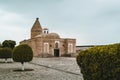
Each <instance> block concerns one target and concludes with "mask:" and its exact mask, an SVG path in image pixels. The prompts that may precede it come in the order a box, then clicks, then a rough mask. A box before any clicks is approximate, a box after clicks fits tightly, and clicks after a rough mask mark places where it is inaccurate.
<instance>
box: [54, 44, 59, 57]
mask: <svg viewBox="0 0 120 80" xmlns="http://www.w3.org/2000/svg"><path fill="white" fill-rule="evenodd" d="M54 56H55V57H59V56H60V51H59V43H55V49H54Z"/></svg>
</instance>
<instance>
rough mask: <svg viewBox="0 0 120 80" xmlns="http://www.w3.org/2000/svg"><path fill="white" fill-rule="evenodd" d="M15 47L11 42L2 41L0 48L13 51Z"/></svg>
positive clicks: (14, 43)
mask: <svg viewBox="0 0 120 80" xmlns="http://www.w3.org/2000/svg"><path fill="white" fill-rule="evenodd" d="M15 45H16V42H15V41H13V40H5V41H3V43H2V47H3V48H5V47H9V48H11V49H13V48H14V47H15Z"/></svg>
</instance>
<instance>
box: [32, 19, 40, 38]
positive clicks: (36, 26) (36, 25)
mask: <svg viewBox="0 0 120 80" xmlns="http://www.w3.org/2000/svg"><path fill="white" fill-rule="evenodd" d="M40 34H42V27H41V25H40V22H39V18H36V21H35V23H34V24H33V27H32V28H31V38H34V37H35V36H37V35H40Z"/></svg>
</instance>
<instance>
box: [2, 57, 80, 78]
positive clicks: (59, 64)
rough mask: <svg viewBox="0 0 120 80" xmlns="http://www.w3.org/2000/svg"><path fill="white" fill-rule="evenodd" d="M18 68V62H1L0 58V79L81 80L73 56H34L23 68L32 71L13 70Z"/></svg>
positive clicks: (19, 65)
mask: <svg viewBox="0 0 120 80" xmlns="http://www.w3.org/2000/svg"><path fill="white" fill-rule="evenodd" d="M39 64H40V65H45V66H48V67H49V68H47V67H43V66H40V65H39ZM20 68H21V64H20V63H16V62H13V63H3V60H1V59H0V80H82V75H81V74H80V70H79V67H78V66H77V64H76V61H75V58H34V59H33V61H32V62H30V63H25V68H27V69H34V70H33V71H26V72H16V71H14V70H16V69H20ZM56 69H59V70H61V71H59V70H56ZM62 70H63V71H62ZM64 71H68V73H66V72H64ZM69 72H72V73H76V74H77V75H76V74H71V73H69Z"/></svg>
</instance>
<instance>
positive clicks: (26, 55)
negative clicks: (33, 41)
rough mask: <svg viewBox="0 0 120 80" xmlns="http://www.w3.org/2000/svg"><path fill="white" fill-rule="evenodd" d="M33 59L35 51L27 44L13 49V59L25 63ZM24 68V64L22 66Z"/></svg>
mask: <svg viewBox="0 0 120 80" xmlns="http://www.w3.org/2000/svg"><path fill="white" fill-rule="evenodd" d="M32 59H33V51H32V49H31V47H29V46H28V45H27V44H22V45H19V46H17V47H15V48H14V49H13V60H14V61H15V62H21V64H22V65H23V64H24V62H29V61H31V60H32ZM22 70H24V66H23V67H22Z"/></svg>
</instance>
